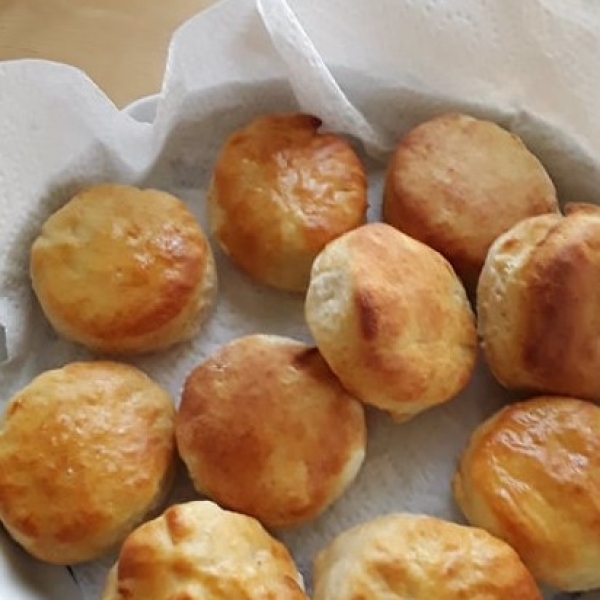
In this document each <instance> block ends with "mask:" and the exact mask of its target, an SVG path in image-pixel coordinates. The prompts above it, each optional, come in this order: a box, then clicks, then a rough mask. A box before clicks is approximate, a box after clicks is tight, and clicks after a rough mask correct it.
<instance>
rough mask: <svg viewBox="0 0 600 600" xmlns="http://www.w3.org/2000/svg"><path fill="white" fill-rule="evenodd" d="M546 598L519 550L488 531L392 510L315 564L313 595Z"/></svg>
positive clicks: (334, 598) (342, 598)
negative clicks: (521, 557)
mask: <svg viewBox="0 0 600 600" xmlns="http://www.w3.org/2000/svg"><path fill="white" fill-rule="evenodd" d="M359 598H360V600H381V599H382V598H385V599H386V600H442V599H443V600H466V599H468V600H507V599H509V598H514V599H515V600H541V598H542V597H541V595H540V592H539V590H538V588H537V587H536V584H535V581H534V579H533V577H532V576H531V574H530V573H529V572H528V571H527V569H526V568H525V566H524V565H523V563H522V562H521V560H520V559H519V557H518V556H517V554H516V552H515V551H514V550H512V548H510V547H509V546H508V545H507V544H505V543H504V542H502V541H500V540H498V539H496V538H494V537H492V536H491V535H489V534H488V533H486V532H485V531H483V530H481V529H475V528H472V527H465V526H462V525H456V524H454V523H449V522H446V521H442V520H440V519H435V518H433V517H427V516H424V515H408V514H389V515H384V516H381V517H378V518H376V519H373V520H372V521H368V522H366V523H363V524H361V525H357V526H355V527H353V528H352V529H350V530H348V531H346V532H344V533H342V534H341V535H339V536H338V537H337V538H336V539H335V540H334V541H333V542H332V543H331V544H330V545H329V546H328V547H327V548H326V549H325V550H324V551H322V552H321V553H320V554H319V555H318V556H317V558H316V561H315V591H314V594H313V600H358V599H359Z"/></svg>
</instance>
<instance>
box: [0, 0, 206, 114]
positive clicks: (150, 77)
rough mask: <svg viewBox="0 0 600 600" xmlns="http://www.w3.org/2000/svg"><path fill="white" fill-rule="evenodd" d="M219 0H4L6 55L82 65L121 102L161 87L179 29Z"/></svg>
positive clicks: (0, 33) (0, 31)
mask: <svg viewBox="0 0 600 600" xmlns="http://www.w3.org/2000/svg"><path fill="white" fill-rule="evenodd" d="M214 1H215V0H0V60H8V59H16V58H46V59H50V60H56V61H60V62H65V63H69V64H72V65H75V66H77V67H80V68H81V69H83V70H84V71H86V73H88V75H89V76H90V77H91V78H92V79H93V80H94V81H95V82H96V83H97V84H98V85H99V86H100V87H101V88H103V89H104V91H105V92H106V93H107V94H108V95H109V96H110V97H111V98H112V99H113V100H114V102H116V103H117V104H118V105H119V106H124V105H125V104H127V103H129V102H131V101H132V100H135V99H136V98H139V97H140V96H145V95H147V94H152V93H155V92H156V91H158V88H159V86H160V81H161V78H162V73H163V69H164V65H165V60H166V53H167V46H168V42H169V38H170V36H171V34H172V33H173V31H174V30H175V29H176V28H177V26H179V25H180V24H181V23H183V21H185V20H186V19H187V18H189V17H190V16H192V15H194V14H195V13H197V12H199V11H200V10H202V9H203V8H206V7H207V6H208V5H209V4H212V3H213V2H214Z"/></svg>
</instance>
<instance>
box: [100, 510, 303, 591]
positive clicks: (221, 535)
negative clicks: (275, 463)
mask: <svg viewBox="0 0 600 600" xmlns="http://www.w3.org/2000/svg"><path fill="white" fill-rule="evenodd" d="M150 598H151V599H152V600H175V599H176V598H177V599H181V600H184V599H185V600H234V599H235V600H238V599H239V600H266V599H267V598H273V599H275V598H277V600H308V599H307V597H306V595H305V594H304V591H303V584H302V578H301V576H300V574H299V573H298V571H297V569H296V566H295V565H294V562H293V560H292V558H291V556H290V554H289V552H288V551H287V550H286V548H285V547H284V546H283V545H282V544H281V543H279V542H278V541H277V540H275V539H274V538H272V537H271V536H270V535H269V534H268V533H267V532H266V531H265V530H264V529H263V528H262V527H261V525H260V524H259V523H258V521H256V520H255V519H252V518H250V517H247V516H244V515H240V514H236V513H232V512H228V511H224V510H222V509H220V508H219V507H218V506H217V505H216V504H213V503H212V502H202V501H197V502H188V503H185V504H178V505H175V506H171V507H170V508H168V509H167V510H166V511H165V512H164V513H163V514H162V515H161V516H160V517H158V518H157V519H155V520H153V521H149V522H147V523H145V524H143V525H142V526H140V527H139V528H138V529H137V530H135V531H134V532H133V533H132V534H131V535H130V536H129V537H128V538H127V539H126V540H125V542H124V544H123V546H122V548H121V552H120V554H119V559H118V561H117V563H116V565H115V566H114V567H113V569H112V570H111V571H110V573H109V576H108V579H107V582H106V586H105V589H104V593H103V594H102V600H149V599H150Z"/></svg>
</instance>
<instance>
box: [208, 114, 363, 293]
mask: <svg viewBox="0 0 600 600" xmlns="http://www.w3.org/2000/svg"><path fill="white" fill-rule="evenodd" d="M320 125H321V122H320V120H319V119H317V118H316V117H313V116H310V115H305V114H281V115H267V116H263V117H259V118H257V119H255V120H254V121H252V122H251V123H250V124H248V125H247V126H246V127H243V128H241V129H240V130H238V131H236V132H235V133H233V134H232V135H231V136H230V137H229V138H228V139H227V141H226V142H225V144H224V146H223V148H222V150H221V152H220V154H219V156H218V159H217V162H216V164H215V169H214V175H213V179H212V185H211V190H210V193H209V207H210V214H211V227H212V229H213V233H214V235H215V237H216V238H217V239H218V241H219V243H220V244H221V246H222V247H223V248H224V250H225V252H226V253H227V254H228V255H229V257H230V258H231V259H232V260H233V261H234V262H235V263H236V264H237V265H238V266H240V267H241V268H242V269H244V270H245V271H246V272H247V273H249V274H250V275H251V276H252V277H254V278H256V279H258V280H259V281H262V282H265V283H268V284H270V285H273V286H275V287H279V288H283V289H287V290H292V291H303V290H305V289H306V286H307V285H308V279H309V271H310V266H311V264H312V261H313V260H314V258H315V256H316V255H317V253H318V252H319V251H320V250H321V249H322V248H323V247H324V246H325V245H326V244H327V243H328V242H329V241H330V240H332V239H334V238H336V237H337V236H339V235H341V234H342V233H344V232H345V231H348V230H350V229H353V228H354V227H357V226H358V225H360V224H361V223H362V222H363V221H364V218H365V213H366V208H367V198H366V190H367V180H366V175H365V171H364V168H363V166H362V164H361V162H360V160H359V158H358V156H357V155H356V154H355V152H354V151H353V150H352V148H351V146H350V145H349V144H348V142H346V141H345V140H344V139H343V138H341V137H339V136H337V135H334V134H331V133H319V131H318V129H319V127H320Z"/></svg>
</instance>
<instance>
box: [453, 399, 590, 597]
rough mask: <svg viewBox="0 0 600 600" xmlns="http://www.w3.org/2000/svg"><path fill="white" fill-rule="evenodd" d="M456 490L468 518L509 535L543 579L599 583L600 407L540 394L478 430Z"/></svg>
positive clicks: (562, 585) (586, 585) (563, 584)
mask: <svg viewBox="0 0 600 600" xmlns="http://www.w3.org/2000/svg"><path fill="white" fill-rule="evenodd" d="M454 492H455V497H456V499H457V501H458V503H459V505H460V506H461V508H462V510H463V512H464V513H465V515H466V516H467V518H468V519H469V521H470V522H471V523H472V524H474V525H477V526H480V527H484V528H486V529H488V530H489V531H490V532H491V533H492V534H494V535H497V536H498V537H500V538H502V539H504V540H506V541H507V542H508V543H509V544H510V545H511V546H512V547H514V548H515V549H516V550H517V552H518V553H519V554H520V555H521V557H522V559H523V560H524V562H525V563H526V564H527V565H528V566H529V568H530V569H531V570H532V572H533V573H534V575H536V576H537V577H538V578H539V579H540V580H541V581H544V582H546V583H549V584H551V585H554V586H556V587H558V588H559V589H564V590H570V591H575V590H583V589H591V588H594V587H597V586H599V585H600V572H599V571H598V564H600V501H599V500H598V498H600V408H599V407H598V406H596V405H594V404H592V403H589V402H584V401H581V400H575V399H571V398H559V397H538V398H534V399H531V400H529V401H526V402H520V403H515V404H513V405H511V406H508V407H506V408H504V409H503V410H502V411H500V412H499V413H497V414H496V415H494V416H493V417H492V418H491V419H489V420H488V421H487V422H485V423H484V424H482V425H481V426H479V428H478V429H476V430H475V431H474V432H473V434H472V436H471V439H470V442H469V444H468V446H467V448H466V449H465V452H464V454H463V456H462V458H461V462H460V468H459V471H458V472H457V475H456V478H455V482H454Z"/></svg>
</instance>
